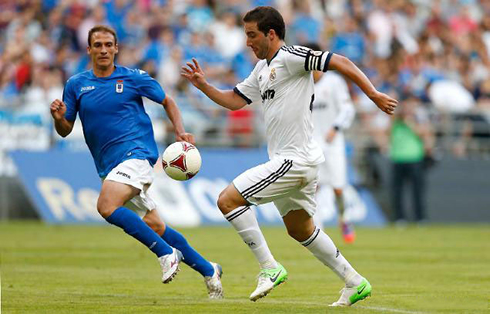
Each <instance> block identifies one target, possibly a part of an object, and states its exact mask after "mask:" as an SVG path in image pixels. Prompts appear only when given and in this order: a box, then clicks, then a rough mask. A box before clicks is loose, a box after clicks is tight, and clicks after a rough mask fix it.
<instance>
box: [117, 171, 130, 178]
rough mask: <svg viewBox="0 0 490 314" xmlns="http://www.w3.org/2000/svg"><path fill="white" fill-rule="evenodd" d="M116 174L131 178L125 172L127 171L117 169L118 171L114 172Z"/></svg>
mask: <svg viewBox="0 0 490 314" xmlns="http://www.w3.org/2000/svg"><path fill="white" fill-rule="evenodd" d="M116 174H120V175H122V176H123V177H126V178H128V179H131V176H130V175H129V174H127V173H124V172H121V171H118V172H116Z"/></svg>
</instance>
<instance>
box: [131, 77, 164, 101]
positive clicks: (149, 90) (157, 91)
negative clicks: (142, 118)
mask: <svg viewBox="0 0 490 314" xmlns="http://www.w3.org/2000/svg"><path fill="white" fill-rule="evenodd" d="M135 72H136V73H135V74H134V80H135V82H136V86H137V88H138V91H139V93H140V95H141V96H143V97H146V98H148V99H150V100H153V101H154V102H156V103H159V104H161V103H162V102H163V100H164V99H165V97H166V95H165V92H164V91H163V88H162V86H161V85H160V83H158V82H157V80H155V79H154V78H152V77H151V76H149V75H148V73H146V72H145V71H143V70H135Z"/></svg>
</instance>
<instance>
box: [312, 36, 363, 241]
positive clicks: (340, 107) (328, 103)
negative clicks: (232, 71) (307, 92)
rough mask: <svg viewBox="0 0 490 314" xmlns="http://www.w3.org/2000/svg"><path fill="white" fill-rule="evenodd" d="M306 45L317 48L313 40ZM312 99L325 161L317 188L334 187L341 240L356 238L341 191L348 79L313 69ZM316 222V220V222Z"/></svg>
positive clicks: (350, 116)
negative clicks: (347, 217)
mask: <svg viewBox="0 0 490 314" xmlns="http://www.w3.org/2000/svg"><path fill="white" fill-rule="evenodd" d="M306 46H307V47H308V48H310V49H313V50H316V51H318V50H320V47H319V46H318V45H317V44H315V43H311V44H307V45H306ZM313 80H314V82H315V100H314V102H313V125H314V131H313V138H314V139H315V141H317V142H318V143H319V144H320V147H321V148H322V150H323V154H324V156H325V162H324V163H322V164H321V165H320V166H319V169H318V190H320V189H321V188H322V187H325V186H328V187H331V188H332V189H333V192H334V195H335V204H336V205H337V209H338V212H339V226H340V229H341V232H342V237H343V239H344V242H346V243H352V242H354V240H355V232H354V227H353V226H352V224H351V223H350V222H348V221H347V220H346V219H345V203H344V195H343V191H344V189H345V187H346V186H347V158H346V155H345V139H344V133H343V131H344V130H346V129H348V128H349V127H350V125H351V124H352V121H353V120H354V116H355V109H354V105H353V104H352V99H351V97H350V94H349V89H348V87H347V83H346V82H345V80H344V79H343V78H342V76H340V75H338V74H337V73H335V72H332V71H329V72H327V73H323V72H322V71H314V72H313ZM317 223H318V222H317Z"/></svg>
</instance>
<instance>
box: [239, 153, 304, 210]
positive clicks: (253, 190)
mask: <svg viewBox="0 0 490 314" xmlns="http://www.w3.org/2000/svg"><path fill="white" fill-rule="evenodd" d="M296 168H298V166H297V165H295V164H294V162H293V161H292V160H289V159H284V158H273V159H272V160H269V161H268V162H266V163H264V164H261V165H258V166H256V167H254V168H251V169H249V170H247V171H245V172H244V173H242V174H240V175H239V176H238V177H237V178H235V180H233V185H234V186H235V188H236V190H237V191H238V193H240V195H241V196H242V197H243V199H245V200H246V201H247V202H248V203H250V204H254V205H258V204H264V203H269V202H272V201H274V200H276V199H278V198H281V197H284V196H286V195H288V194H289V193H291V191H293V190H294V189H297V188H298V187H300V186H301V184H302V183H303V182H304V181H305V176H304V174H303V173H301V172H299V171H297V169H296Z"/></svg>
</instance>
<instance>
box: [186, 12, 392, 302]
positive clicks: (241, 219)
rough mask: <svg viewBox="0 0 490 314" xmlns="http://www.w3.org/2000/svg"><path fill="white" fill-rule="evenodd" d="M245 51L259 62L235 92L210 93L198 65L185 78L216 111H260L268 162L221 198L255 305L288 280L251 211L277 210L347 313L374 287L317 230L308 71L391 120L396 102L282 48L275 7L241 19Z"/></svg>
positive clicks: (349, 72) (335, 63)
mask: <svg viewBox="0 0 490 314" xmlns="http://www.w3.org/2000/svg"><path fill="white" fill-rule="evenodd" d="M243 21H244V27H245V34H246V36H247V46H248V47H250V48H251V49H252V50H253V51H254V53H255V55H256V56H257V57H258V58H259V59H261V60H260V61H259V62H258V63H257V65H256V66H255V68H254V70H253V71H252V73H251V74H250V76H249V77H248V78H247V79H245V80H244V81H243V82H241V83H239V84H238V85H237V86H236V87H235V88H234V89H233V90H226V91H223V90H219V89H217V88H216V87H214V86H213V85H210V84H209V83H208V82H207V80H206V78H205V74H204V72H203V70H202V69H201V67H200V66H199V63H198V62H197V60H196V59H193V60H192V63H191V62H188V63H187V66H184V67H182V76H183V77H185V78H186V79H188V80H189V81H190V82H191V83H192V84H193V85H194V86H196V87H197V88H198V89H199V90H201V91H202V92H203V93H204V94H206V96H208V97H209V98H210V99H211V100H213V101H214V102H216V103H217V104H218V105H220V106H222V107H225V108H227V109H230V110H238V109H240V108H243V107H244V106H245V105H247V104H251V103H256V104H259V105H261V106H262V109H263V112H264V120H265V126H266V137H267V144H268V153H269V158H270V160H269V161H268V162H266V163H264V164H261V165H259V166H256V167H254V168H251V169H249V170H247V171H245V172H244V173H242V174H241V175H239V176H238V177H237V178H235V180H233V182H232V183H231V184H230V185H228V186H227V187H226V188H225V189H224V190H223V191H222V192H221V194H220V196H219V198H218V208H219V209H220V210H221V212H222V213H223V215H224V217H225V218H226V219H227V220H228V221H229V222H230V223H231V224H232V225H233V227H234V228H235V229H236V230H237V232H238V234H239V236H240V237H241V238H242V239H243V241H244V242H245V243H246V244H247V245H248V246H249V248H250V249H251V251H252V253H253V254H254V255H255V257H256V259H257V260H258V262H259V264H260V268H261V271H260V273H259V276H258V284H257V288H256V289H255V291H253V292H252V294H251V295H250V300H252V301H256V300H258V299H260V298H262V297H264V296H266V295H267V294H268V293H269V292H270V291H271V290H272V289H273V288H275V287H277V286H278V285H279V284H281V283H282V282H284V281H285V280H286V279H287V271H286V269H285V268H284V267H283V266H282V265H281V264H279V263H278V262H277V261H276V260H275V259H274V257H273V256H272V253H271V251H270V250H269V247H268V246H267V243H266V241H265V238H264V236H263V234H262V232H261V230H260V228H259V225H258V222H257V219H256V217H255V215H254V213H253V211H252V210H251V209H250V205H252V204H253V205H257V204H264V203H269V202H274V204H275V206H276V207H277V209H278V210H279V212H280V214H281V216H282V218H283V221H284V224H285V226H286V228H287V231H288V234H289V235H290V236H291V237H292V238H294V239H295V240H297V241H298V242H300V243H301V244H302V245H303V246H304V247H306V248H307V249H308V250H309V251H310V252H311V253H313V255H314V256H315V257H316V258H318V259H319V260H320V261H321V262H322V263H324V264H325V265H327V266H328V267H330V268H331V269H332V270H333V271H334V273H336V274H337V275H338V276H339V277H340V278H341V279H342V280H343V281H344V282H345V288H344V289H342V294H341V296H340V299H339V300H338V301H337V302H334V303H333V304H332V305H333V306H349V305H352V304H354V303H355V302H357V301H359V300H362V299H364V298H366V297H367V296H368V295H370V294H371V285H370V284H369V282H368V281H367V280H366V279H365V278H364V277H362V276H361V275H359V274H358V273H357V272H356V271H355V270H354V268H353V267H352V266H351V265H350V264H349V262H347V260H346V259H345V258H344V257H343V256H342V254H340V252H339V250H338V249H337V248H336V247H335V245H334V243H333V242H332V240H331V239H330V237H329V236H328V235H326V234H325V233H324V232H323V231H322V230H321V229H320V228H317V227H315V224H314V222H313V219H312V216H313V215H314V213H315V210H316V202H315V192H316V185H317V173H318V165H319V164H321V163H322V162H323V161H324V158H323V154H322V151H321V149H320V147H319V146H318V144H317V143H316V142H315V141H314V140H313V138H312V133H313V124H312V122H311V106H312V103H313V97H314V96H313V92H314V91H313V77H312V73H311V71H314V70H321V71H324V72H325V71H327V70H328V69H330V70H337V71H339V72H340V73H342V74H343V75H344V76H346V77H348V78H349V79H351V80H352V81H354V83H356V84H357V85H358V86H359V87H360V88H361V89H362V90H363V91H364V92H365V93H366V94H367V95H368V96H369V97H370V98H371V99H372V100H373V101H374V103H375V104H376V105H377V106H378V107H379V108H380V109H381V110H383V111H385V112H386V113H388V114H392V113H393V112H394V109H395V107H396V105H397V101H396V100H395V99H393V98H391V97H389V96H388V95H386V94H383V93H380V92H378V91H377V90H376V88H375V87H374V86H373V85H372V84H371V82H370V81H369V79H368V78H367V77H366V76H365V75H364V74H363V73H362V72H361V71H360V70H359V69H358V68H357V67H356V66H355V65H354V64H353V63H352V62H351V61H350V60H348V59H347V58H345V57H342V56H339V55H335V54H332V53H330V52H327V51H325V52H324V51H312V50H311V49H308V48H305V47H299V46H286V45H285V44H284V35H285V32H286V31H285V25H284V20H283V18H282V16H281V14H280V13H279V12H278V11H277V10H276V9H274V8H272V7H256V8H255V9H253V10H251V11H249V12H248V13H247V14H246V15H245V17H244V18H243Z"/></svg>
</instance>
